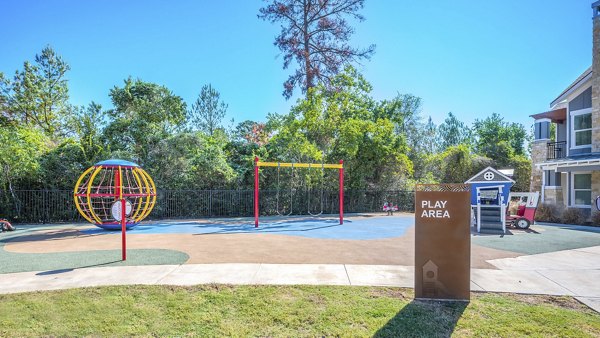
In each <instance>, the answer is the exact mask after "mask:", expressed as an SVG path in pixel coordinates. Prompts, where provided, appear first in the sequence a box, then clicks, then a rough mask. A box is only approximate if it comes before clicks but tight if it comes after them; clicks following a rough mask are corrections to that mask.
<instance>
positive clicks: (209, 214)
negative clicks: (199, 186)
mask: <svg viewBox="0 0 600 338" xmlns="http://www.w3.org/2000/svg"><path fill="white" fill-rule="evenodd" d="M208 217H212V189H211V190H209V191H208Z"/></svg>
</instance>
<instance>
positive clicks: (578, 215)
mask: <svg viewBox="0 0 600 338" xmlns="http://www.w3.org/2000/svg"><path fill="white" fill-rule="evenodd" d="M560 221H561V222H562V223H565V224H585V221H586V217H585V214H584V213H583V210H581V209H579V208H567V209H565V210H564V211H563V212H562V215H560Z"/></svg>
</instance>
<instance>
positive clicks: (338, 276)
mask: <svg viewBox="0 0 600 338" xmlns="http://www.w3.org/2000/svg"><path fill="white" fill-rule="evenodd" d="M489 262H490V263H491V264H493V265H495V266H496V267H498V268H499V269H500V270H491V269H472V270H471V290H472V291H490V292H511V293H524V294H544V295H564V296H573V297H576V298H577V299H579V300H580V301H581V302H583V303H585V304H587V305H588V306H590V307H591V308H593V309H595V310H596V311H599V312H600V283H599V282H598V281H599V280H600V246H598V247H590V248H583V249H575V250H564V251H558V252H552V253H545V254H538V255H530V256H521V257H517V258H504V259H496V260H490V261H489ZM1 278H2V285H1V286H0V293H15V292H28V291H37V290H56V289H67V288H75V287H91V286H101V285H133V284H146V285H196V284H208V283H221V284H257V285H261V284H262V285H266V284H275V285H290V284H306V285H364V286H397V287H413V286H414V284H413V283H414V282H413V280H414V267H412V266H400V265H352V264H237V263H230V264H183V265H149V266H122V267H94V268H83V269H75V270H71V269H67V270H56V271H42V272H21V273H11V274H3V275H1Z"/></svg>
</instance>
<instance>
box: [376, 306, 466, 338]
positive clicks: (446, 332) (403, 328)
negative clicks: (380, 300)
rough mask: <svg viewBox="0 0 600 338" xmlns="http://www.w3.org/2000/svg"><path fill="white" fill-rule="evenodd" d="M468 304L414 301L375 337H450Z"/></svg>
mask: <svg viewBox="0 0 600 338" xmlns="http://www.w3.org/2000/svg"><path fill="white" fill-rule="evenodd" d="M467 305H469V303H467V302H458V301H457V302H446V301H424V300H413V301H411V302H410V303H408V304H407V305H406V306H404V307H403V308H402V310H400V312H398V313H397V314H396V315H395V316H394V318H392V319H390V321H388V322H387V323H386V324H385V325H384V326H383V327H382V328H380V329H379V330H378V331H377V332H376V333H375V335H374V336H373V337H378V338H382V337H450V336H451V335H452V333H453V332H454V328H455V326H456V323H457V322H458V320H459V319H460V317H461V316H462V314H463V312H464V311H465V309H466V308H467Z"/></svg>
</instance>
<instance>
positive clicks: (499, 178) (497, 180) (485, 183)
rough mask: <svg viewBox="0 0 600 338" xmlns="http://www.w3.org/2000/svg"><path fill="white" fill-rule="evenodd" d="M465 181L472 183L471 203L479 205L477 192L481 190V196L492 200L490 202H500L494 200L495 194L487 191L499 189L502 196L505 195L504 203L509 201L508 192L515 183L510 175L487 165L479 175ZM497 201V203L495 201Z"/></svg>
mask: <svg viewBox="0 0 600 338" xmlns="http://www.w3.org/2000/svg"><path fill="white" fill-rule="evenodd" d="M465 183H469V184H471V205H472V206H475V205H477V192H478V191H479V193H480V197H482V198H484V199H487V200H490V202H491V203H490V204H499V203H498V201H497V198H496V200H495V201H494V200H493V199H494V197H492V196H493V195H494V194H493V193H492V194H486V191H490V192H492V191H494V190H495V191H497V192H498V193H499V194H500V195H501V196H503V197H504V198H503V200H504V203H503V204H504V205H506V204H507V203H508V194H509V193H510V188H511V187H512V186H513V184H514V183H515V181H514V180H512V179H511V178H510V177H508V176H506V175H504V174H503V173H501V172H499V171H498V170H496V169H494V168H492V167H487V168H485V169H483V170H482V171H480V172H479V173H477V175H475V176H473V177H471V178H470V179H469V180H467V181H466V182H465ZM494 202H495V203H494Z"/></svg>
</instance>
